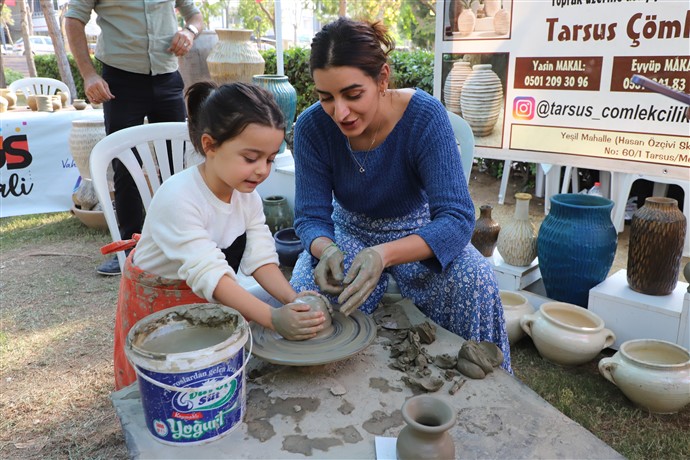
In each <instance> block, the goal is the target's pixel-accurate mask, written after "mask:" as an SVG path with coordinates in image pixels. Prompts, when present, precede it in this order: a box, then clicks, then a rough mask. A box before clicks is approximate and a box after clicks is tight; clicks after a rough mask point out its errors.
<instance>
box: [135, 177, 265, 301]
mask: <svg viewBox="0 0 690 460" xmlns="http://www.w3.org/2000/svg"><path fill="white" fill-rule="evenodd" d="M245 232H246V233H247V245H246V248H245V250H244V254H243V255H242V260H241V261H240V270H241V271H242V273H244V274H245V275H248V276H250V275H251V274H252V273H253V272H254V271H255V270H256V269H258V268H259V267H261V266H263V265H266V264H270V263H274V264H278V254H277V253H276V249H275V242H274V241H273V236H272V235H271V231H270V230H269V228H268V226H267V225H266V218H265V216H264V213H263V204H262V201H261V197H260V196H259V194H258V192H256V191H254V192H251V193H240V192H238V191H236V190H235V191H234V192H233V194H232V198H231V200H230V203H225V202H223V201H221V200H220V199H218V197H216V196H215V195H214V194H213V192H212V191H211V190H210V189H209V188H208V186H207V185H206V183H205V182H204V179H203V178H202V176H201V173H200V171H199V168H198V167H197V166H193V167H191V168H188V169H185V170H184V171H181V172H179V173H177V174H175V175H173V176H172V177H170V178H169V179H168V180H166V181H165V182H163V184H162V185H161V187H160V188H159V189H158V191H157V192H156V193H155V195H154V196H153V199H152V200H151V204H150V206H149V209H148V211H147V214H146V219H145V221H144V227H143V229H142V232H141V239H140V240H139V242H138V244H137V247H136V251H135V253H134V263H135V264H136V265H137V266H138V267H140V268H141V269H142V270H144V271H146V272H149V273H152V274H155V275H158V276H161V277H164V278H169V279H177V280H180V279H181V280H185V281H186V282H187V284H188V285H189V287H190V288H191V289H192V291H193V292H194V293H195V294H196V295H198V296H200V297H203V298H205V299H206V300H208V301H209V302H214V301H215V300H214V298H213V291H214V290H215V289H216V286H217V285H218V282H219V281H220V279H221V277H222V276H224V275H226V274H227V275H229V276H230V277H232V278H233V279H235V272H234V270H233V269H232V268H230V266H229V265H228V263H227V261H226V259H225V255H224V254H223V252H222V251H221V249H225V248H227V247H229V246H230V245H231V244H232V243H233V242H234V241H235V239H237V237H239V236H240V235H242V234H243V233H245Z"/></svg>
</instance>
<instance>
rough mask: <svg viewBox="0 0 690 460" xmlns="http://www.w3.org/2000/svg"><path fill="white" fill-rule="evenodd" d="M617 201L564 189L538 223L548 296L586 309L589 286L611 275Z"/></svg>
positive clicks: (543, 272) (541, 260) (539, 246)
mask: <svg viewBox="0 0 690 460" xmlns="http://www.w3.org/2000/svg"><path fill="white" fill-rule="evenodd" d="M611 209H613V201H611V200H609V199H607V198H604V197H601V196H596V195H583V194H581V193H561V194H557V195H553V196H552V197H551V211H550V212H549V215H548V216H546V218H545V219H544V221H543V222H542V224H541V227H539V237H538V238H537V242H538V245H537V247H538V253H539V270H540V271H541V277H542V280H543V281H544V288H545V289H546V295H547V297H549V298H551V299H553V300H560V301H561V302H568V303H572V304H575V305H579V306H580V307H584V308H587V302H588V299H589V290H590V289H592V288H593V287H594V286H596V285H597V284H599V283H601V282H602V281H604V280H605V279H606V276H607V275H608V273H609V270H610V269H611V265H612V264H613V258H614V257H615V255H616V247H617V246H618V234H617V233H616V229H615V227H614V226H613V222H611Z"/></svg>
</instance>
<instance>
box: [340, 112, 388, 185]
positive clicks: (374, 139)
mask: <svg viewBox="0 0 690 460" xmlns="http://www.w3.org/2000/svg"><path fill="white" fill-rule="evenodd" d="M382 121H383V120H381V121H379V125H378V126H377V127H376V132H375V133H374V137H373V139H372V140H371V144H370V145H369V150H367V154H366V155H365V156H364V161H362V162H361V163H360V162H359V161H357V158H355V154H354V152H353V151H352V145H350V138H349V137H346V139H347V149H348V150H349V151H350V156H352V159H353V160H354V162H355V163H356V164H357V166H359V173H360V174H364V173H365V172H366V169H365V168H364V166H366V164H367V159H368V158H369V154H370V153H371V148H372V147H373V146H374V142H376V136H378V135H379V129H380V128H381V122H382Z"/></svg>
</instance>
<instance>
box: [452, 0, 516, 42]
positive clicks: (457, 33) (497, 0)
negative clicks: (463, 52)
mask: <svg viewBox="0 0 690 460" xmlns="http://www.w3.org/2000/svg"><path fill="white" fill-rule="evenodd" d="M439 4H442V5H443V7H444V9H443V40H446V41H447V40H497V39H498V40H507V39H509V38H510V35H511V24H512V20H511V19H512V16H513V15H512V12H513V1H512V0H446V1H445V2H443V3H441V2H439Z"/></svg>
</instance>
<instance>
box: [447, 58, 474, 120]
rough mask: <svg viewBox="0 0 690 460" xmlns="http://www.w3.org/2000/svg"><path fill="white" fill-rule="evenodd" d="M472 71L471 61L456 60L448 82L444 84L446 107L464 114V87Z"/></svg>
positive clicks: (448, 76)
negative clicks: (462, 105) (462, 100)
mask: <svg viewBox="0 0 690 460" xmlns="http://www.w3.org/2000/svg"><path fill="white" fill-rule="evenodd" d="M471 73H472V67H471V66H470V63H469V62H467V61H455V62H454V63H453V67H452V68H451V69H450V72H448V75H447V76H446V82H445V83H444V84H443V103H444V104H445V105H446V109H448V110H450V111H451V112H453V113H455V114H458V115H460V116H462V110H461V109H460V95H461V94H462V87H463V85H464V84H465V80H467V77H468V76H469V75H470V74H471Z"/></svg>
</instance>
